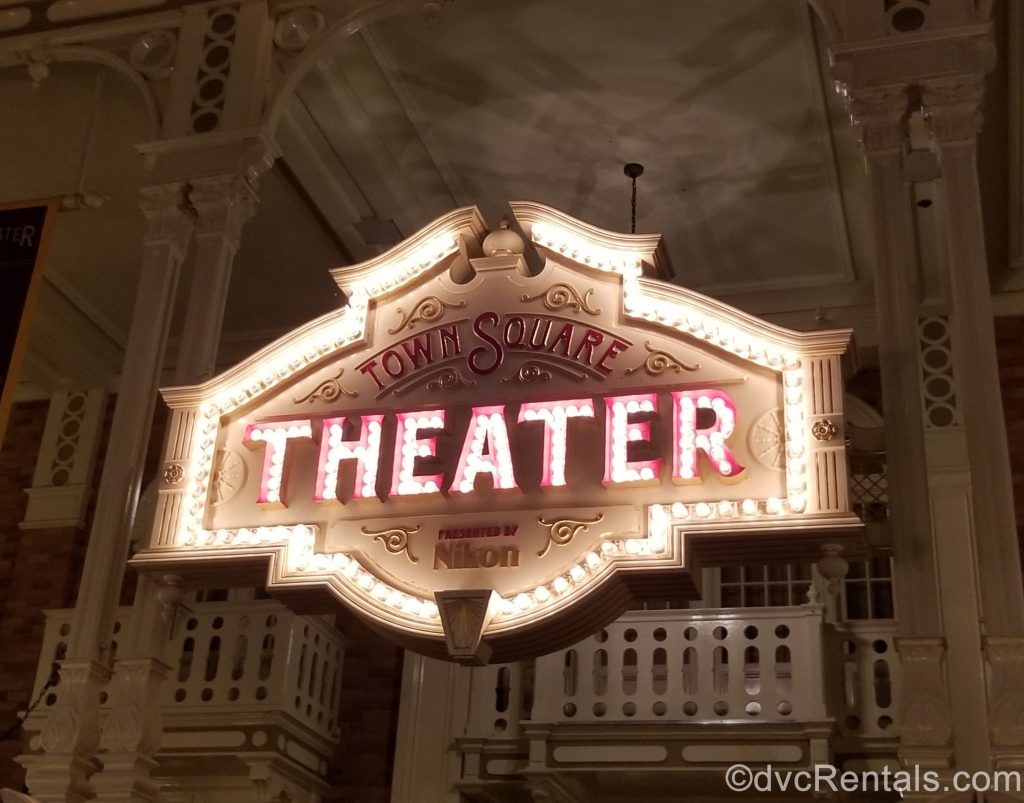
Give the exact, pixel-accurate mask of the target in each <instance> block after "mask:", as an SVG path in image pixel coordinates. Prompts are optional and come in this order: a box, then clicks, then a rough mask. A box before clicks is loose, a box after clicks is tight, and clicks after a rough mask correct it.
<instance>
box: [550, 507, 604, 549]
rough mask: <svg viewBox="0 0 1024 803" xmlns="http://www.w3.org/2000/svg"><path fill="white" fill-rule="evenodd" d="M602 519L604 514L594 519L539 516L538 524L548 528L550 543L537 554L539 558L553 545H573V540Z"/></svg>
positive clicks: (599, 514)
mask: <svg viewBox="0 0 1024 803" xmlns="http://www.w3.org/2000/svg"><path fill="white" fill-rule="evenodd" d="M602 519H604V513H598V514H597V515H596V516H595V517H594V518H592V519H546V518H544V517H543V516H538V517H537V521H538V523H540V524H542V525H543V526H545V527H547V528H548V542H547V543H546V544H545V545H544V548H543V549H542V550H541V551H540V552H538V553H537V557H538V558H543V557H544V556H545V555H546V554H548V550H549V549H551V545H552V544H554V545H555V546H565V545H566V544H569V543H571V542H572V539H574V538H575V537H576V536H577V535H579V534H580V533H581V532H586V530H587V529H588V527H589V525H591V524H597V523H598V522H599V521H601V520H602Z"/></svg>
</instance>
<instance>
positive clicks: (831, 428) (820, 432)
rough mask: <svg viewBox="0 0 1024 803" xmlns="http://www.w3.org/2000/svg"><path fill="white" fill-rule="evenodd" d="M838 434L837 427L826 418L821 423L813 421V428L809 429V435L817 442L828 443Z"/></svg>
mask: <svg viewBox="0 0 1024 803" xmlns="http://www.w3.org/2000/svg"><path fill="white" fill-rule="evenodd" d="M838 432H839V427H837V426H836V425H835V423H834V422H833V421H830V420H829V419H827V418H825V419H823V420H821V421H815V422H814V426H812V427H811V434H812V435H813V436H814V438H815V440H819V441H830V440H832V439H833V438H834V437H835V436H836V434H837V433H838Z"/></svg>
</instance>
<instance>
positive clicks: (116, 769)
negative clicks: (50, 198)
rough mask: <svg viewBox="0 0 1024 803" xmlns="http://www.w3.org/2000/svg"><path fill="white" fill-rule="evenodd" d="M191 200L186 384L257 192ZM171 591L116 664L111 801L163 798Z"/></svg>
mask: <svg viewBox="0 0 1024 803" xmlns="http://www.w3.org/2000/svg"><path fill="white" fill-rule="evenodd" d="M263 164H266V165H269V161H264V162H263ZM188 199H189V201H190V202H191V206H192V210H193V213H194V219H195V236H196V249H195V260H194V265H193V273H192V283H191V286H190V288H189V292H188V304H187V307H186V311H185V327H184V333H183V336H182V341H181V349H180V351H179V353H178V361H177V366H176V369H175V378H176V382H177V383H179V384H191V383H195V382H198V381H201V380H202V379H205V378H208V377H209V376H211V375H212V374H213V372H214V368H215V365H216V358H217V347H218V345H219V343H220V336H221V325H222V322H223V319H224V306H225V303H226V302H227V293H228V285H229V283H230V278H231V265H232V261H233V260H234V256H235V252H236V251H237V249H238V241H239V237H240V236H241V231H242V225H243V224H244V222H245V221H246V219H248V218H249V217H250V216H251V214H252V212H253V210H254V208H255V202H256V194H255V191H254V190H253V188H252V186H251V185H250V184H249V182H248V181H247V180H246V179H245V178H243V177H242V176H240V175H238V174H236V173H227V174H223V175H216V176H208V177H203V178H199V179H193V180H192V181H190V182H189V190H188ZM173 580H174V578H165V581H170V582H171V583H173ZM169 592H170V593H171V594H172V595H173V586H172V587H171V588H168V586H167V584H166V582H165V583H164V584H158V583H157V582H154V581H153V580H152V579H150V578H148V577H141V578H140V579H139V582H138V585H137V587H136V591H135V602H134V604H133V606H132V616H131V620H130V626H129V628H128V632H127V633H126V634H125V635H124V637H123V641H124V643H125V644H126V645H127V649H126V650H125V651H124V653H123V655H122V657H119V659H118V660H117V662H116V664H115V666H114V676H113V679H112V681H111V684H110V700H111V712H110V720H109V722H108V724H107V725H106V727H105V728H104V730H103V734H102V737H101V747H102V749H103V750H104V752H103V753H102V755H101V758H102V761H103V770H102V771H101V772H100V773H99V774H98V775H97V776H96V778H95V780H94V786H95V787H96V791H97V792H98V794H99V797H100V798H101V799H102V800H105V801H106V800H109V801H117V802H118V803H121V802H122V801H123V803H144V802H145V801H150V800H155V799H156V794H157V789H156V787H155V786H154V785H153V783H152V781H151V780H150V775H151V774H152V771H153V769H155V767H156V754H157V751H158V750H159V748H160V742H161V735H162V731H163V724H162V717H161V706H160V701H159V693H160V689H161V686H162V684H163V681H164V678H165V677H166V675H167V673H168V671H170V667H169V666H168V665H167V664H166V663H165V660H164V659H165V658H166V657H167V656H165V655H164V651H165V648H166V645H167V632H168V625H169V624H170V623H171V622H172V621H173V617H174V615H175V611H174V610H173V608H171V609H169V608H168V607H167V606H166V605H164V604H162V602H161V596H163V597H164V599H165V600H166V599H167V594H168V593H169Z"/></svg>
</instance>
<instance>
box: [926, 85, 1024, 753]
mask: <svg viewBox="0 0 1024 803" xmlns="http://www.w3.org/2000/svg"><path fill="white" fill-rule="evenodd" d="M983 95H984V83H983V76H981V75H962V76H953V77H949V78H944V79H933V80H929V81H926V82H924V83H923V85H922V93H921V99H922V104H923V106H924V110H925V114H926V117H927V119H928V120H929V122H930V127H931V131H932V134H933V136H934V139H935V143H936V147H937V150H938V155H939V164H940V168H941V170H942V179H941V182H940V183H939V188H940V190H941V193H942V197H941V199H940V200H941V203H940V204H939V207H940V214H941V215H942V217H943V225H942V226H941V230H943V231H944V232H945V244H946V250H947V266H946V267H947V280H948V281H947V284H948V288H949V291H948V293H949V310H950V314H949V325H950V335H951V345H952V356H953V367H952V373H953V376H954V378H955V388H956V394H957V403H956V409H957V412H958V414H959V419H960V421H961V422H962V426H961V437H962V450H963V451H962V454H963V455H964V459H963V462H964V465H965V467H966V469H967V470H968V473H969V477H970V483H969V491H968V499H967V501H968V502H969V508H968V510H967V511H966V512H965V514H964V515H963V516H962V520H963V527H962V529H961V531H960V533H959V536H960V538H961V540H966V541H967V546H965V547H964V548H962V552H963V557H964V559H965V560H969V561H970V565H971V568H972V570H973V575H974V576H973V578H972V579H973V580H974V586H973V588H972V590H974V592H975V593H974V595H973V596H974V597H975V600H974V605H973V608H974V609H975V611H976V614H977V616H978V620H979V621H978V622H977V623H976V624H975V627H974V628H972V629H970V630H968V631H967V632H966V633H965V636H966V639H965V640H964V641H963V642H962V643H961V645H959V646H960V649H959V650H958V652H957V654H956V655H955V656H954V655H953V653H952V650H953V640H952V637H950V650H951V655H950V659H951V662H952V661H953V659H954V658H955V659H956V660H957V661H963V660H965V657H964V656H963V655H961V654H960V653H961V652H967V654H968V655H969V656H972V657H974V656H977V655H978V652H979V648H981V647H983V649H984V657H985V659H986V664H983V665H981V666H977V665H975V664H974V663H973V662H972V664H971V666H970V667H969V671H970V672H971V673H972V680H973V679H974V678H973V675H976V674H981V673H982V672H983V671H985V670H987V682H988V699H987V705H986V709H987V711H988V717H987V722H986V723H984V724H987V725H988V728H987V735H988V736H989V738H990V739H991V742H992V745H991V747H990V753H991V755H992V758H993V759H994V761H995V763H996V764H997V765H999V766H1012V767H1019V766H1021V765H1022V764H1024V725H1022V724H1021V723H1024V671H1022V670H1024V591H1022V588H1021V572H1020V552H1019V546H1018V543H1017V529H1016V523H1015V521H1014V504H1013V484H1012V476H1011V471H1010V459H1009V448H1008V444H1007V437H1006V424H1005V420H1004V417H1003V407H1002V399H1001V394H1000V387H999V366H998V362H997V355H996V345H995V334H994V331H993V317H992V297H991V287H990V286H989V276H988V261H987V258H986V254H985V231H984V222H983V214H982V208H981V192H980V188H979V184H978V169H977V150H978V140H977V135H978V131H979V130H980V127H981V122H982V121H981V105H982V99H983ZM964 592H965V589H964V588H959V589H957V596H958V598H961V599H962V598H963V597H965V596H966V594H965V593H964Z"/></svg>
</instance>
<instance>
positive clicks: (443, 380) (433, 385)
mask: <svg viewBox="0 0 1024 803" xmlns="http://www.w3.org/2000/svg"><path fill="white" fill-rule="evenodd" d="M475 384H476V382H474V381H472V380H466V379H463V377H462V374H460V373H459V372H458V371H457V370H456V369H454V368H446V369H445V370H444V371H442V372H441V375H440V376H439V377H437V379H435V380H433V381H432V382H427V390H445V389H447V388H468V387H469V386H470V385H475Z"/></svg>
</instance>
